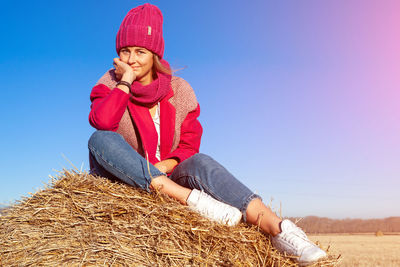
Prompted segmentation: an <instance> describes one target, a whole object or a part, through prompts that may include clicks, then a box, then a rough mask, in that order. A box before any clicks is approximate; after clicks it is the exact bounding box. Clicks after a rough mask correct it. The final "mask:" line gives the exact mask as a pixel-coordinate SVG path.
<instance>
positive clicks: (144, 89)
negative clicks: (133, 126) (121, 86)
mask: <svg viewBox="0 0 400 267" xmlns="http://www.w3.org/2000/svg"><path fill="white" fill-rule="evenodd" d="M161 63H162V64H163V65H166V66H168V67H169V64H168V62H167V61H165V60H161ZM170 90H171V75H168V74H165V73H160V72H157V78H156V79H155V80H154V81H152V82H151V83H150V84H148V85H142V84H140V83H139V82H138V81H134V82H133V83H132V87H131V101H132V102H133V103H135V104H138V105H141V106H146V107H151V106H153V105H155V104H157V103H158V102H160V101H161V100H162V99H163V98H164V97H165V96H166V95H167V94H168V92H169V91H170Z"/></svg>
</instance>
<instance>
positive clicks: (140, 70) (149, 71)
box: [119, 46, 153, 85]
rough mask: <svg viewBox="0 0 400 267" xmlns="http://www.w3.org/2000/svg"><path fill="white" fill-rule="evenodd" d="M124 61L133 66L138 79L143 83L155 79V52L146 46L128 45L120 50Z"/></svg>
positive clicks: (145, 83) (120, 56) (120, 55)
mask: <svg viewBox="0 0 400 267" xmlns="http://www.w3.org/2000/svg"><path fill="white" fill-rule="evenodd" d="M119 58H120V59H121V61H122V62H125V63H127V64H128V65H129V66H131V67H132V69H133V72H134V73H135V74H136V80H137V81H139V82H140V83H141V84H143V85H147V84H149V83H151V82H152V81H153V53H152V52H151V51H149V50H147V49H146V48H143V47H138V46H127V47H123V48H121V50H120V51H119Z"/></svg>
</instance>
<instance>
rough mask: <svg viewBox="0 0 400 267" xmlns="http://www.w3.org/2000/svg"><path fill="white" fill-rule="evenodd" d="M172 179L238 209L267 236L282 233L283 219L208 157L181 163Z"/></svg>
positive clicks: (195, 157) (196, 157) (200, 155)
mask: <svg viewBox="0 0 400 267" xmlns="http://www.w3.org/2000/svg"><path fill="white" fill-rule="evenodd" d="M170 178H171V179H172V180H173V181H175V182H176V183H178V184H180V185H182V186H184V187H189V188H196V189H198V190H203V191H205V192H206V193H207V194H209V195H211V196H212V197H213V198H215V199H217V200H219V201H221V202H224V203H227V204H229V205H231V206H234V207H236V208H238V209H239V210H240V211H241V212H242V214H243V219H244V220H245V221H246V222H248V223H251V224H254V225H259V226H260V228H261V229H262V230H263V231H264V232H265V233H268V234H272V235H276V234H278V233H279V232H280V229H279V223H280V222H281V221H282V220H281V219H280V218H279V217H278V216H276V214H275V213H273V212H272V211H271V209H269V208H268V207H267V206H266V205H264V204H263V203H262V201H261V198H260V196H258V195H256V194H254V193H253V192H252V191H251V190H250V189H248V188H247V187H246V186H245V185H243V184H242V183H241V182H240V181H238V180H237V179H236V178H235V177H234V176H233V175H232V174H231V173H229V172H228V171H227V170H226V169H225V168H224V167H223V166H222V165H221V164H219V163H218V162H216V161H215V160H214V159H212V158H211V157H209V156H207V155H205V154H201V153H198V154H195V155H194V156H192V157H190V158H188V159H187V160H185V161H183V162H182V163H180V164H179V165H178V166H177V167H176V168H175V170H174V171H173V173H172V174H171V176H170Z"/></svg>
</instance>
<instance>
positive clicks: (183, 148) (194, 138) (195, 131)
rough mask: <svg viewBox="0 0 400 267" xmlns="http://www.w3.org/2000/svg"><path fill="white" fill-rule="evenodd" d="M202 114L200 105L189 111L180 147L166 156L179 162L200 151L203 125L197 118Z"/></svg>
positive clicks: (182, 127)
mask: <svg viewBox="0 0 400 267" xmlns="http://www.w3.org/2000/svg"><path fill="white" fill-rule="evenodd" d="M199 116H200V106H199V105H198V104H197V107H196V109H194V110H193V111H191V112H189V113H188V115H187V116H186V118H185V120H184V121H183V123H182V126H181V136H180V141H179V144H178V147H177V148H176V149H175V150H174V151H172V152H171V153H170V154H168V155H167V157H166V158H175V159H177V160H178V162H179V163H180V162H182V161H184V160H185V159H187V158H189V157H191V156H193V155H194V154H196V153H199V148H200V141H201V135H202V133H203V127H202V126H201V124H200V122H199V121H198V120H197V118H198V117H199Z"/></svg>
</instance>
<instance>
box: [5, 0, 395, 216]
mask: <svg viewBox="0 0 400 267" xmlns="http://www.w3.org/2000/svg"><path fill="white" fill-rule="evenodd" d="M143 3H145V2H144V1H127V0H120V1H113V3H112V4H111V2H110V1H105V0H96V1H94V0H88V1H78V0H71V1H68V2H65V1H64V2H60V1H44V0H42V1H40V0H38V1H26V0H21V1H6V2H4V3H2V8H1V9H0V31H1V42H0V75H1V80H2V82H1V83H0V86H1V98H0V103H1V105H0V112H1V114H2V115H1V122H2V123H1V125H2V126H1V127H2V129H1V132H0V147H1V149H2V153H1V154H0V168H1V169H0V182H1V187H0V203H2V204H3V205H9V204H10V203H13V202H14V201H17V200H19V199H21V197H22V196H29V192H36V191H37V190H40V189H41V188H43V187H44V184H46V183H48V182H49V180H50V178H49V175H52V176H55V175H57V174H59V172H60V171H62V169H63V168H66V169H72V168H74V167H76V168H77V169H80V170H83V171H84V170H88V150H87V140H88V139H89V137H90V135H91V133H93V132H94V129H93V128H92V127H91V126H90V125H89V123H88V114H89V111H90V99H89V95H90V91H91V89H92V87H93V86H94V84H95V83H96V81H97V80H98V79H99V78H100V77H101V76H102V75H103V74H104V72H106V71H107V70H108V69H110V68H112V59H113V58H114V57H116V56H117V55H116V52H115V36H116V33H117V31H118V28H119V25H120V23H121V22H122V19H123V18H124V16H125V15H126V13H127V12H128V11H129V10H130V9H132V8H134V7H135V6H137V5H140V4H143ZM151 3H152V4H155V5H157V6H158V7H159V8H160V9H161V10H162V12H163V15H164V40H165V54H164V58H165V59H166V60H167V61H169V62H170V64H171V66H172V67H173V68H174V69H175V70H178V71H177V72H176V73H175V75H177V76H180V77H182V78H184V79H185V80H187V81H188V82H189V83H190V84H191V86H192V87H193V89H194V90H195V92H196V95H197V99H198V101H199V103H200V106H201V115H200V118H199V120H200V122H201V123H202V126H203V128H204V133H203V138H202V144H201V148H200V152H202V153H206V154H209V155H210V156H212V157H213V158H214V159H216V160H217V161H219V162H220V163H221V164H223V165H224V166H225V167H226V168H227V169H228V170H229V171H230V172H231V173H233V174H234V175H235V176H236V177H237V178H238V179H239V180H241V181H242V182H243V183H244V184H246V185H247V186H248V187H249V188H250V189H251V190H253V191H255V192H257V193H258V194H259V195H261V196H262V197H263V199H264V202H266V203H267V204H270V203H271V206H272V208H273V209H274V210H276V211H277V212H278V213H280V214H281V215H282V216H299V217H303V216H308V215H315V216H321V217H330V218H383V217H389V216H400V209H399V204H400V194H399V193H398V188H400V105H399V100H400V49H399V48H400V17H399V16H398V13H399V11H400V2H399V1H397V0H380V1H377V0H335V1H333V0H326V1H319V0H285V1H261V0H256V1H238V0H229V1H227V0H223V1H210V0H206V1H174V0H172V1H151Z"/></svg>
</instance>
